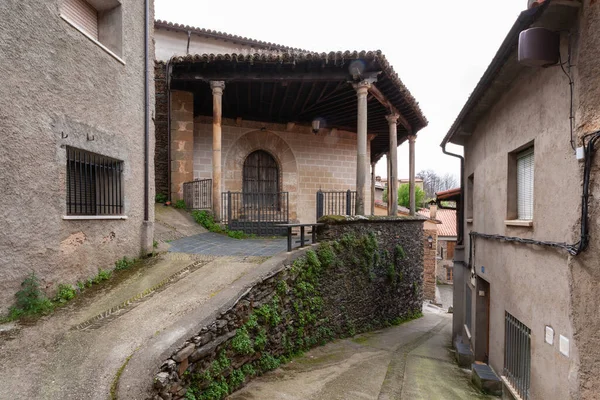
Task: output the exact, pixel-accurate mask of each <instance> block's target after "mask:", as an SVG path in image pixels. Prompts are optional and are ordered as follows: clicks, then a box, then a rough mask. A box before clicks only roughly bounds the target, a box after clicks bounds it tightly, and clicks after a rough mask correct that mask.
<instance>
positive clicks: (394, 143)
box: [385, 114, 398, 215]
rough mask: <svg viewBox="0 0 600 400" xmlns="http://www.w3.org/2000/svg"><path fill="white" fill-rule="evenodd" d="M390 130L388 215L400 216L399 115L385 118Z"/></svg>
mask: <svg viewBox="0 0 600 400" xmlns="http://www.w3.org/2000/svg"><path fill="white" fill-rule="evenodd" d="M385 119H387V121H388V124H389V128H390V153H389V154H390V162H389V164H390V176H389V178H388V188H389V189H388V197H389V199H390V207H389V208H388V215H398V136H397V135H398V126H397V124H398V114H390V115H387V116H386V117H385Z"/></svg>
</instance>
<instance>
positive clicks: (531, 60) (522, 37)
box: [519, 27, 560, 67]
mask: <svg viewBox="0 0 600 400" xmlns="http://www.w3.org/2000/svg"><path fill="white" fill-rule="evenodd" d="M559 58H560V35H559V34H558V33H557V32H554V31H551V30H549V29H546V28H540V27H536V28H529V29H526V30H524V31H523V32H521V33H520V34H519V64H522V65H526V66H528V67H547V66H550V65H555V64H558V60H559Z"/></svg>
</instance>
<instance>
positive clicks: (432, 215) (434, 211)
mask: <svg viewBox="0 0 600 400" xmlns="http://www.w3.org/2000/svg"><path fill="white" fill-rule="evenodd" d="M436 216H437V204H435V203H432V204H430V205H429V218H431V219H435V217H436Z"/></svg>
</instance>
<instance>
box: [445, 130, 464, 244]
mask: <svg viewBox="0 0 600 400" xmlns="http://www.w3.org/2000/svg"><path fill="white" fill-rule="evenodd" d="M446 144H448V142H446V141H445V140H444V141H443V142H442V152H443V153H444V154H446V155H449V156H452V157H456V158H459V159H460V202H459V203H460V204H459V205H458V209H457V211H458V216H457V217H458V218H456V224H457V225H458V226H457V229H458V231H457V232H458V236H457V238H456V244H457V245H462V244H463V238H464V231H465V225H464V220H463V217H464V210H465V201H464V199H465V158H464V157H463V156H461V155H459V154H454V153H450V152H449V151H447V150H446Z"/></svg>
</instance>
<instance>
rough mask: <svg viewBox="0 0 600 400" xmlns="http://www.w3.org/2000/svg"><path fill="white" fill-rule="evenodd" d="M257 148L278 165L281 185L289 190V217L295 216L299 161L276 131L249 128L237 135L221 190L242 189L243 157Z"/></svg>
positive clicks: (284, 190) (228, 153) (295, 217)
mask: <svg viewBox="0 0 600 400" xmlns="http://www.w3.org/2000/svg"><path fill="white" fill-rule="evenodd" d="M256 150H264V151H266V152H268V153H269V154H271V155H272V156H273V158H274V159H275V161H276V162H277V164H278V165H279V171H280V172H279V175H280V177H279V179H280V188H281V191H283V192H288V193H289V208H290V220H292V221H296V220H297V198H298V165H297V163H296V156H295V155H294V152H293V151H292V149H291V148H290V146H289V145H288V144H287V142H286V141H285V140H283V139H282V138H281V137H280V136H279V135H277V134H276V133H274V132H270V131H266V130H265V131H262V130H256V131H250V132H248V133H245V134H244V135H242V136H240V137H239V138H238V139H237V140H236V141H235V142H234V143H233V145H232V146H231V147H230V148H229V150H228V151H227V156H226V158H225V168H224V172H225V174H224V179H223V183H224V190H225V191H232V192H241V191H242V180H243V176H242V174H243V168H244V161H245V160H246V157H248V155H249V154H251V153H253V152H254V151H256Z"/></svg>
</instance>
